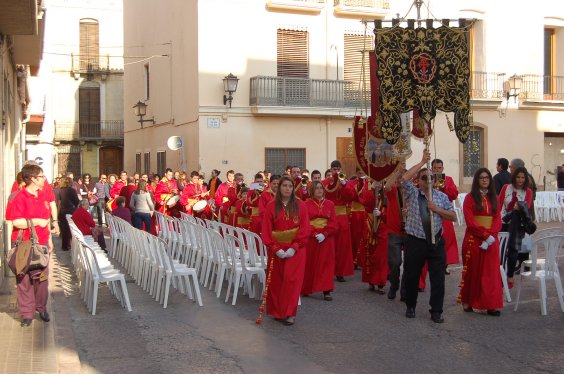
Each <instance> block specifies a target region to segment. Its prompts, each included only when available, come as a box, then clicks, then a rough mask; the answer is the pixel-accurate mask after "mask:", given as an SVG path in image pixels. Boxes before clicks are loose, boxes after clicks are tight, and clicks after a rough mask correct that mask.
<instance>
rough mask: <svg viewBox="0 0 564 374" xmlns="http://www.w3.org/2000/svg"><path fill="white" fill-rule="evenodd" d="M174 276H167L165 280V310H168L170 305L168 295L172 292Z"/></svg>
mask: <svg viewBox="0 0 564 374" xmlns="http://www.w3.org/2000/svg"><path fill="white" fill-rule="evenodd" d="M171 276H172V275H169V274H167V275H166V278H165V290H164V294H163V297H164V300H163V308H166V306H167V304H168V293H169V292H170V277H171Z"/></svg>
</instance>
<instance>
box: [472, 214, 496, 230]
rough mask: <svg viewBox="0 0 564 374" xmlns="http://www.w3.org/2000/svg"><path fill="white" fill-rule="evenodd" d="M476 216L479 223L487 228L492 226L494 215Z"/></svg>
mask: <svg viewBox="0 0 564 374" xmlns="http://www.w3.org/2000/svg"><path fill="white" fill-rule="evenodd" d="M474 218H475V219H476V223H478V225H480V226H483V227H485V228H486V229H489V228H491V227H492V221H493V217H492V216H475V217H474Z"/></svg>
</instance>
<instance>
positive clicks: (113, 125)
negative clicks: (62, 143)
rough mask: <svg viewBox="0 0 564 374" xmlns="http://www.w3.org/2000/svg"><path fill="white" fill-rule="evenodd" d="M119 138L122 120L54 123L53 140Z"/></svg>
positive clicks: (121, 133)
mask: <svg viewBox="0 0 564 374" xmlns="http://www.w3.org/2000/svg"><path fill="white" fill-rule="evenodd" d="M120 139H123V120H107V121H99V122H56V123H55V140H120Z"/></svg>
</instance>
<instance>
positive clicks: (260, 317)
mask: <svg viewBox="0 0 564 374" xmlns="http://www.w3.org/2000/svg"><path fill="white" fill-rule="evenodd" d="M273 265H274V254H273V255H272V256H270V260H269V264H268V275H267V277H266V282H265V284H264V292H263V294H262V301H261V302H260V307H259V316H258V318H257V320H256V321H255V323H256V324H257V325H260V324H261V323H262V315H263V313H264V306H265V305H266V296H267V295H268V287H269V286H270V281H271V279H272V266H273Z"/></svg>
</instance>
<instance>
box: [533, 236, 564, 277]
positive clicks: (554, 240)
mask: <svg viewBox="0 0 564 374" xmlns="http://www.w3.org/2000/svg"><path fill="white" fill-rule="evenodd" d="M563 244H564V235H552V236H545V237H543V238H540V239H537V240H535V241H534V242H533V250H532V251H531V275H532V276H533V277H535V276H536V272H537V260H538V248H539V247H540V246H542V247H544V250H545V264H544V271H545V274H546V278H553V277H554V273H558V262H557V261H558V252H560V247H561V246H562V245H563Z"/></svg>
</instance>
